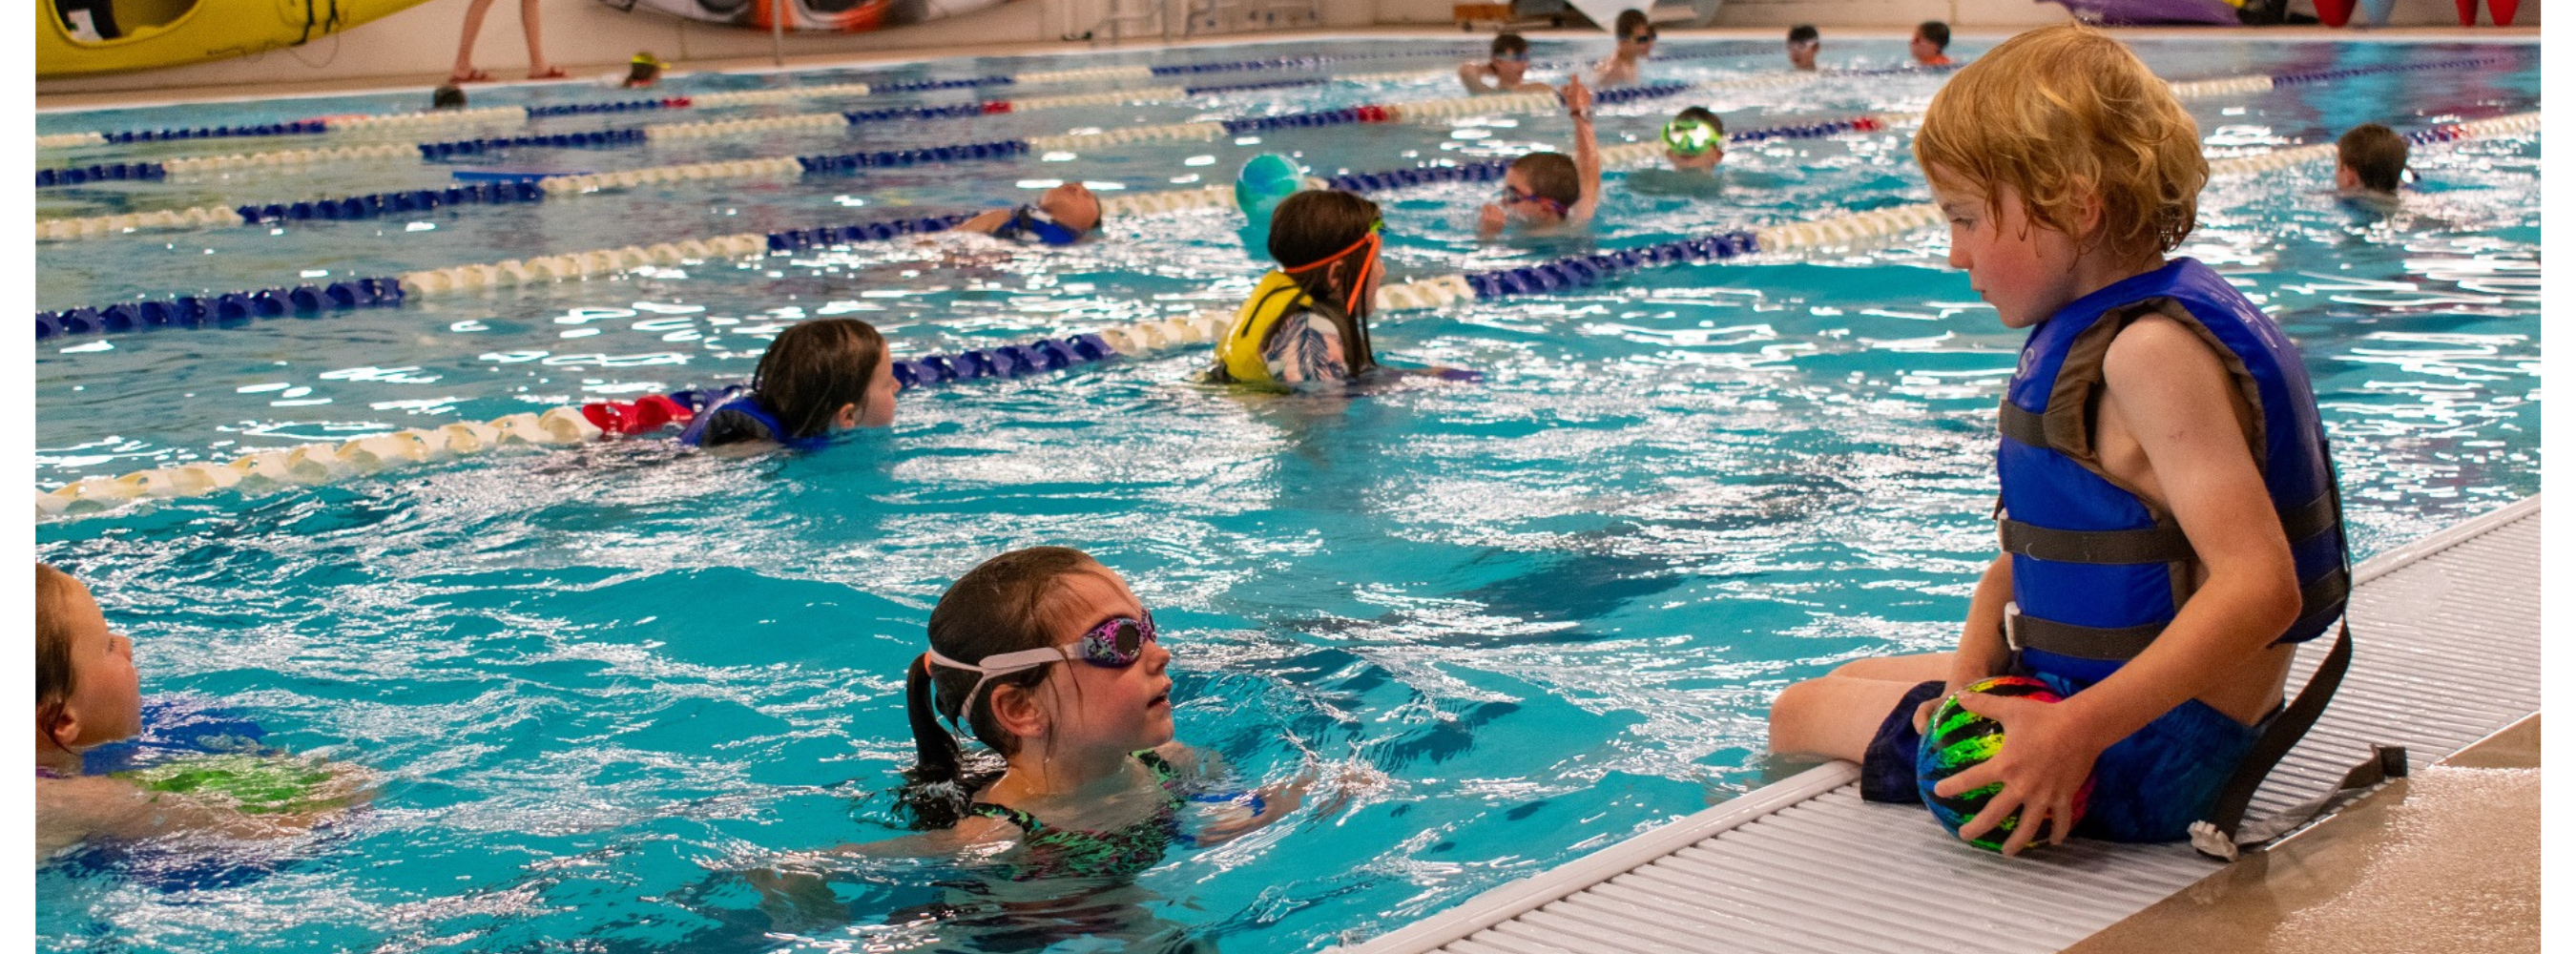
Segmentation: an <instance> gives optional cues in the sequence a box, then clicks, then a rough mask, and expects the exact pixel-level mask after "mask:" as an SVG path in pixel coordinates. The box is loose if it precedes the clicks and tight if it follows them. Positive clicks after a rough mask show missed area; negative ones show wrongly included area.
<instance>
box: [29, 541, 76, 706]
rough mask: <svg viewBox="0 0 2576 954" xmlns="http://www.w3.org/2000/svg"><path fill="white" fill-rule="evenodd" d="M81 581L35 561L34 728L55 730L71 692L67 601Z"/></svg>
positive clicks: (69, 626)
mask: <svg viewBox="0 0 2576 954" xmlns="http://www.w3.org/2000/svg"><path fill="white" fill-rule="evenodd" d="M79 587H80V581H78V580H74V579H72V575H71V574H69V573H65V572H63V571H61V570H57V569H54V568H53V567H50V566H47V565H45V564H43V563H38V564H36V640H35V642H36V728H37V729H39V730H42V731H43V732H44V733H45V734H46V735H48V736H50V735H53V734H54V729H55V727H56V726H58V725H60V724H61V723H62V720H63V703H64V702H66V701H68V700H70V699H71V696H72V681H73V680H72V624H71V620H70V619H69V618H68V617H69V615H70V614H69V612H68V611H67V609H66V604H67V603H69V602H70V600H71V598H72V593H73V591H74V590H76V589H78V588H79Z"/></svg>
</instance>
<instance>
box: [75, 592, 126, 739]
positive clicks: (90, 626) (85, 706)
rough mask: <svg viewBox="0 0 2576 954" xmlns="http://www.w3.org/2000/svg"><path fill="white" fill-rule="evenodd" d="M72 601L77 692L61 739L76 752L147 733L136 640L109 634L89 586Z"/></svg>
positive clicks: (105, 619) (77, 593) (112, 633)
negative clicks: (69, 729)
mask: <svg viewBox="0 0 2576 954" xmlns="http://www.w3.org/2000/svg"><path fill="white" fill-rule="evenodd" d="M67 601H68V602H69V603H71V605H70V606H67V607H64V609H65V610H66V612H67V614H68V617H69V618H70V619H71V620H72V645H71V664H72V692H71V696H70V697H69V698H67V699H65V700H64V701H63V712H64V713H65V714H67V715H69V716H71V717H72V719H73V726H72V732H71V734H68V735H64V736H62V737H61V738H59V739H58V741H60V742H61V743H63V745H64V746H65V747H66V748H69V749H71V750H73V751H75V752H77V751H80V750H83V749H87V748H89V747H91V746H95V745H100V744H103V743H108V742H114V741H116V740H118V739H123V738H130V737H132V736H133V735H134V734H135V733H137V732H141V731H143V689H142V685H141V680H140V679H139V678H138V677H137V676H136V675H135V673H134V641H133V640H130V639H127V638H125V637H124V636H120V635H118V634H116V633H114V632H111V631H109V630H108V628H107V617H106V616H105V615H103V614H101V613H100V612H99V610H98V603H97V601H95V600H93V599H91V598H90V595H89V590H88V589H87V588H80V589H76V590H75V591H74V594H73V595H72V596H70V597H68V598H67Z"/></svg>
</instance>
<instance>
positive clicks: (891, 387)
mask: <svg viewBox="0 0 2576 954" xmlns="http://www.w3.org/2000/svg"><path fill="white" fill-rule="evenodd" d="M902 389H903V387H902V385H900V384H897V383H895V379H894V359H893V358H892V357H885V358H880V359H878V360H877V370H876V373H875V374H874V375H871V376H869V378H868V391H867V401H866V402H865V403H864V405H863V409H862V410H861V411H860V412H859V421H858V426H860V427H886V426H889V425H892V424H893V423H894V402H895V392H897V391H900V390H902Z"/></svg>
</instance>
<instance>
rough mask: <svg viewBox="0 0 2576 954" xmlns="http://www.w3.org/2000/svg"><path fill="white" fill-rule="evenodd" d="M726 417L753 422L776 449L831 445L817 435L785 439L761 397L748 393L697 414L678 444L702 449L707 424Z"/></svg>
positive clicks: (825, 437) (827, 439)
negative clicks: (720, 415)
mask: <svg viewBox="0 0 2576 954" xmlns="http://www.w3.org/2000/svg"><path fill="white" fill-rule="evenodd" d="M726 413H731V414H740V415H742V416H744V417H748V418H750V419H752V421H753V422H754V423H757V424H759V425H760V426H761V427H763V428H766V429H768V431H769V439H770V440H772V441H776V442H777V443H778V445H779V446H781V447H785V448H787V449H788V450H797V451H810V450H819V449H821V448H822V447H823V446H824V445H826V444H829V443H831V439H830V436H829V435H828V434H816V435H814V436H811V437H790V436H788V434H787V428H786V427H785V426H784V425H781V424H779V423H778V418H777V417H775V416H772V415H771V414H770V413H769V408H768V407H767V406H765V405H763V404H761V403H760V396H759V395H758V394H755V393H753V392H750V391H744V392H742V393H740V394H736V395H734V396H732V397H729V398H726V399H724V400H723V401H721V402H719V403H717V404H716V406H714V407H711V408H708V409H706V410H705V411H703V412H701V413H699V414H698V416H697V417H696V418H695V419H693V420H691V421H690V422H689V426H688V429H686V430H683V431H681V432H680V443H683V444H687V445H689V446H691V447H698V446H702V443H703V442H704V441H705V440H706V436H707V423H708V422H710V421H713V420H715V419H716V415H718V414H726Z"/></svg>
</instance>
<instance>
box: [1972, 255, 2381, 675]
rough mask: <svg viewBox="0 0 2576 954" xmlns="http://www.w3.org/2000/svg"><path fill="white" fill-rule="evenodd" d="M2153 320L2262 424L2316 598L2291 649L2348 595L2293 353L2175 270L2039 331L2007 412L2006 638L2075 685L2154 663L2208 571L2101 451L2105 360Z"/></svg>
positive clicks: (2336, 518) (2323, 470) (2339, 536)
mask: <svg viewBox="0 0 2576 954" xmlns="http://www.w3.org/2000/svg"><path fill="white" fill-rule="evenodd" d="M2149 314H2157V315H2164V316H2166V317H2169V318H2172V319H2174V320H2176V321H2179V322H2182V323H2183V324H2184V325H2185V326H2187V327H2189V328H2191V329H2192V330H2193V331H2194V332H2195V333H2196V334H2198V335H2199V336H2200V338H2201V339H2202V340H2203V341H2205V342H2208V343H2209V344H2211V345H2212V346H2213V347H2214V349H2215V350H2216V351H2217V352H2218V356H2219V358H2220V360H2221V362H2222V363H2223V364H2225V365H2226V367H2227V372H2228V376H2229V378H2230V379H2231V380H2232V381H2233V382H2234V383H2235V385H2236V386H2237V388H2238V390H2239V393H2240V395H2241V396H2242V397H2243V398H2244V399H2245V401H2246V403H2247V404H2248V405H2249V406H2250V408H2251V409H2252V411H2253V412H2254V434H2253V446H2252V447H2251V450H2252V451H2253V454H2254V466H2255V468H2256V469H2257V470H2258V471H2259V472H2260V473H2261V474H2262V477H2263V486H2264V490H2265V491H2266V492H2267V493H2268V494H2269V495H2270V496H2271V499H2272V508H2273V511H2274V512H2275V513H2277V514H2279V515H2280V518H2281V529H2282V530H2283V531H2284V532H2285V533H2286V535H2287V536H2288V538H2289V542H2290V553H2291V556H2292V558H2293V560H2294V561H2295V562H2296V564H2297V567H2298V577H2299V582H2300V589H2301V596H2302V597H2303V599H2304V601H2305V602H2304V606H2303V608H2302V609H2301V610H2300V613H2299V619H2298V622H2296V623H2294V624H2292V625H2291V626H2290V628H2289V630H2288V631H2287V632H2286V633H2284V634H2282V636H2281V638H2280V642H2284V643H2293V642H2303V641H2305V640H2309V639H2313V638H2315V637H2316V636H2317V635H2318V634H2320V633H2323V632H2325V631H2326V630H2327V629H2328V628H2329V627H2331V626H2332V625H2333V624H2334V621H2335V619H2336V618H2337V617H2339V616H2341V615H2342V614H2343V607H2344V600H2345V597H2346V596H2347V595H2348V593H2349V591H2350V589H2351V574H2350V568H2349V565H2348V563H2347V554H2346V553H2345V549H2344V542H2343V514H2342V504H2341V501H2340V500H2339V499H2338V497H2337V494H2336V492H2335V485H2334V470H2333V466H2332V458H2331V457H2330V456H2328V454H2327V451H2326V445H2325V430H2324V427H2323V426H2322V425H2321V424H2320V423H2319V421H2318V418H2317V402H2316V397H2315V396H2314V395H2313V394H2312V393H2310V391H2309V389H2308V374H2307V369H2306V366H2305V365H2304V364H2302V363H2301V360H2300V357H2299V349H2298V346H2296V345H2294V344H2291V343H2290V339H2289V338H2288V336H2286V335H2283V334H2282V333H2281V329H2280V327H2279V326H2278V325H2275V324H2273V323H2272V320H2271V319H2270V318H2267V317H2265V316H2264V315H2263V313H2262V312H2261V311H2260V310H2258V309H2256V308H2255V307H2254V303H2253V302H2251V301H2247V300H2246V298H2245V296H2244V295H2242V294H2240V293H2238V292H2237V291H2236V289H2235V288H2234V287H2232V286H2230V285H2228V284H2227V280H2226V279H2223V278H2220V277H2219V276H2218V273H2216V272H2213V271H2211V270H2210V269H2209V266H2207V265H2203V264H2201V263H2200V262H2199V261H2197V260H2194V259H2189V258H2178V259H2175V260H2174V261H2173V262H2171V263H2169V264H2167V265H2166V266H2165V267H2163V268H2159V269H2156V270H2155V271H2152V272H2148V273H2146V274H2144V275H2139V276H2135V277H2133V278H2128V279H2124V280H2121V281H2118V282H2114V283H2112V284H2111V285H2110V286H2109V287H2106V288H2103V289H2101V290H2100V291H2096V292H2094V293H2092V294H2090V295H2086V296H2084V297H2082V298H2079V299H2076V300H2075V301H2074V302H2073V303H2072V304H2069V305H2067V306H2066V307H2065V308H2063V309H2061V310H2059V311H2058V312H2057V314H2055V315H2053V316H2051V317H2050V318H2049V319H2048V320H2047V321H2044V322H2041V323H2040V324H2039V326H2038V327H2035V328H2033V329H2031V332H2030V340H2029V341H2027V342H2025V343H2024V344H2023V345H2022V351H2021V366H2020V367H2019V369H2017V370H2015V371H2014V372H2013V378H2012V384H2011V387H2010V388H2009V390H2008V391H2007V392H2006V394H2005V397H2004V402H2003V407H2002V409H2001V411H2000V417H2001V424H2002V430H2003V439H2002V442H2001V448H2000V449H1999V450H1998V451H1997V453H1996V455H1995V466H1996V471H1997V473H1998V474H1999V475H2000V476H2001V477H2002V482H2003V497H2002V499H2001V500H2000V501H1999V503H1998V505H1997V516H1998V517H1999V518H2000V520H2001V524H2002V526H2001V533H2002V539H2003V549H2004V550H2005V551H2006V552H2008V553H2010V554H2012V591H2013V592H2012V595H2013V601H2012V605H2010V606H2008V607H2006V608H2005V639H2006V641H2007V642H2008V643H2009V644H2010V645H2011V646H2012V648H2013V649H2014V650H2015V651H2016V652H2017V653H2018V654H2019V657H2020V659H2021V662H2022V665H2023V666H2025V667H2027V668H2029V669H2032V670H2036V671H2040V672H2048V673H2055V674H2059V675H2063V676H2066V677H2068V678H2070V679H2073V680H2075V681H2076V682H2077V683H2078V684H2079V685H2089V684H2091V683H2094V682H2097V681H2100V680H2101V679H2103V678H2104V677H2106V676H2109V675H2110V674H2111V673H2112V672H2113V671H2114V670H2117V669H2118V668H2120V664H2121V663H2123V662H2126V661H2127V660H2129V659H2131V658H2133V657H2135V656H2136V655H2137V654H2138V653H2139V652H2141V651H2143V650H2145V649H2146V647H2147V644H2148V643H2150V642H2152V641H2154V640H2155V638H2156V636H2157V634H2159V633H2161V632H2162V631H2163V630H2164V627H2165V625H2166V624H2167V623H2169V622H2171V621H2172V620H2173V618H2174V614H2175V612H2176V611H2177V610H2179V609H2180V608H2181V607H2182V604H2183V601H2184V600H2187V599H2189V598H2190V597H2191V586H2192V583H2191V579H2192V574H2193V572H2194V571H2195V570H2196V569H2197V568H2198V567H2199V565H2200V564H2199V560H2198V558H2197V555H2196V554H2194V553H2193V551H2192V547H2191V541H2190V540H2189V539H2186V538H2185V537H2184V536H2183V532H2182V528H2181V526H2180V525H2178V524H2176V523H2175V522H2174V519H2173V517H2172V515H2170V514H2160V513H2157V512H2155V511H2154V509H2153V508H2150V507H2149V506H2148V505H2147V504H2146V502H2145V501H2144V500H2143V499H2141V498H2140V497H2138V496H2137V495H2136V494H2133V493H2131V492H2129V491H2128V490H2127V489H2124V488H2122V487H2121V486H2119V485H2118V484H2115V483H2113V482H2112V481H2111V480H2109V479H2108V478H2107V477H2106V476H2105V475H2104V474H2103V473H2102V471H2101V470H2099V467H2100V463H2099V461H2098V460H2096V459H2095V454H2094V452H2093V436H2094V435H2093V433H2092V427H2091V425H2092V420H2091V416H2092V412H2093V409H2094V408H2095V407H2096V406H2097V405H2098V404H2099V402H2100V397H2101V391H2102V359H2103V356H2104V354H2105V353H2107V352H2108V351H2109V349H2110V347H2111V339H2112V338H2113V337H2114V336H2116V335H2118V334H2119V333H2120V330H2121V329H2122V328H2124V327H2126V326H2127V325H2128V323H2129V322H2130V321H2131V320H2133V319H2136V318H2138V317H2142V316H2145V315H2149ZM2211 423H2212V425H2213V426H2222V427H2230V428H2232V427H2233V426H2234V422H2233V421H2232V420H2231V421H2214V422H2211Z"/></svg>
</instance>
